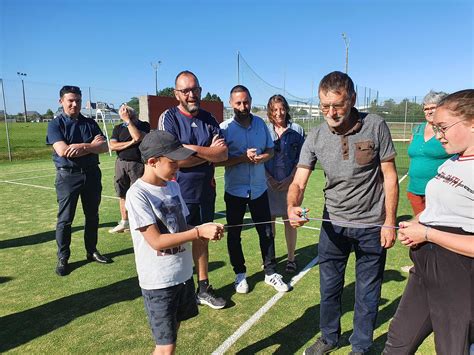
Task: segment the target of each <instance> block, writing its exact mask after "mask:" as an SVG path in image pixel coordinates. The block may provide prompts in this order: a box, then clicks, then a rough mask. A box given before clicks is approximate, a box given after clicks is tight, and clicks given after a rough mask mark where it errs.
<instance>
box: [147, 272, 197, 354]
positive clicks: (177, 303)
mask: <svg viewBox="0 0 474 355" xmlns="http://www.w3.org/2000/svg"><path fill="white" fill-rule="evenodd" d="M142 295H143V298H144V301H145V310H146V313H147V314H148V321H149V323H150V328H151V331H152V333H153V336H154V338H155V343H156V345H170V344H174V343H176V338H177V336H178V323H179V322H181V321H184V320H187V319H190V318H193V317H195V316H197V315H198V307H197V303H196V294H195V290H194V282H193V278H192V277H191V278H190V279H189V280H188V281H186V282H184V283H181V284H179V285H175V286H171V287H167V288H162V289H158V290H144V289H142Z"/></svg>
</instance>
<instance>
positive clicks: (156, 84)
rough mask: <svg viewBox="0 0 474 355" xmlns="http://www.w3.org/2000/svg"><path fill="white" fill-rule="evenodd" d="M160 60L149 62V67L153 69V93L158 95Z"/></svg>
mask: <svg viewBox="0 0 474 355" xmlns="http://www.w3.org/2000/svg"><path fill="white" fill-rule="evenodd" d="M160 64H161V60H159V61H158V62H157V63H153V62H151V67H152V68H153V70H154V71H155V95H156V96H158V68H159V67H160Z"/></svg>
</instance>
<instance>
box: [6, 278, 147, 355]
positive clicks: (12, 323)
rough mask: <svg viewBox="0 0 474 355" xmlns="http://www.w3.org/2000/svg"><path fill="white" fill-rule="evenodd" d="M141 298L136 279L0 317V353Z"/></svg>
mask: <svg viewBox="0 0 474 355" xmlns="http://www.w3.org/2000/svg"><path fill="white" fill-rule="evenodd" d="M140 296H141V292H140V287H139V286H138V279H137V277H131V278H129V279H126V280H123V281H119V282H116V283H113V284H110V285H107V286H104V287H99V288H96V289H94V290H89V291H84V292H80V293H76V294H74V295H71V296H67V297H63V298H60V299H57V300H55V301H51V302H49V303H46V304H43V305H41V306H38V307H34V308H31V309H28V310H25V311H22V312H18V313H14V314H10V315H7V316H4V317H1V318H0V352H5V351H8V350H11V349H14V348H16V347H18V346H20V345H22V344H25V343H27V342H29V341H31V340H33V339H35V338H38V337H40V336H43V335H45V334H48V333H50V332H52V331H54V330H55V329H58V328H60V327H63V326H65V325H67V324H68V323H70V322H71V321H73V320H74V319H76V318H78V317H81V316H84V315H86V314H89V313H93V312H96V311H98V310H100V309H102V308H106V307H108V306H110V305H112V304H115V303H119V302H124V301H131V300H134V299H136V298H138V297H140Z"/></svg>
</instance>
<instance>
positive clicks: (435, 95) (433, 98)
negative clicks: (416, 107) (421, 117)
mask: <svg viewBox="0 0 474 355" xmlns="http://www.w3.org/2000/svg"><path fill="white" fill-rule="evenodd" d="M446 96H448V94H447V93H445V92H444V91H439V92H438V91H434V90H430V92H429V93H427V94H426V96H425V97H424V99H423V105H429V104H432V105H438V104H439V102H440V101H441V100H442V99H444V98H445V97H446Z"/></svg>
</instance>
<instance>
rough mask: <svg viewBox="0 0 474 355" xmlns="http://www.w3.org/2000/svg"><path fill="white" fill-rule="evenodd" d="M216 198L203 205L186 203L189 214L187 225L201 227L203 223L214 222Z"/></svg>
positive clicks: (202, 203)
mask: <svg viewBox="0 0 474 355" xmlns="http://www.w3.org/2000/svg"><path fill="white" fill-rule="evenodd" d="M215 202H216V200H215V198H214V199H210V201H206V202H201V203H186V207H188V210H189V214H188V216H187V217H186V223H188V224H189V225H190V226H199V225H201V224H203V223H207V222H213V221H214V210H215V207H214V206H215Z"/></svg>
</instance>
